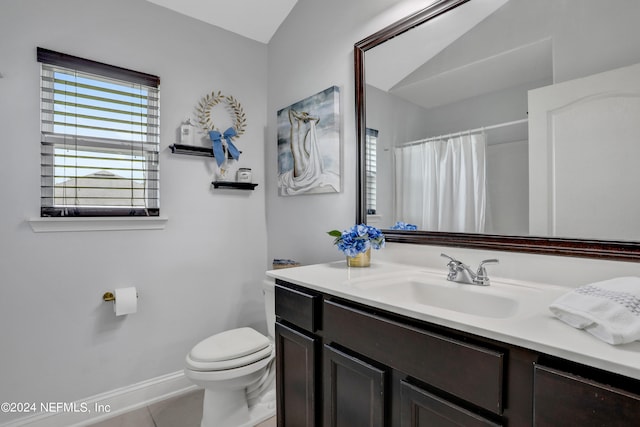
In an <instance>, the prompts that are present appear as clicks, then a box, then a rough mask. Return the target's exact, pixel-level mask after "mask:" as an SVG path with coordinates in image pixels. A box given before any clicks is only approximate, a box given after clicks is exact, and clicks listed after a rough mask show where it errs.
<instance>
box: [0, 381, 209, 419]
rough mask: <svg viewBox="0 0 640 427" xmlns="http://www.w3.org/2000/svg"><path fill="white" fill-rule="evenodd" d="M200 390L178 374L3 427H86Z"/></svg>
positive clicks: (113, 391) (125, 388)
mask: <svg viewBox="0 0 640 427" xmlns="http://www.w3.org/2000/svg"><path fill="white" fill-rule="evenodd" d="M197 388H198V387H197V386H196V385H194V384H193V383H191V382H190V381H189V380H188V379H187V378H186V377H185V376H184V372H183V371H178V372H174V373H171V374H167V375H162V376H160V377H156V378H152V379H150V380H147V381H142V382H139V383H137V384H132V385H130V386H127V387H122V388H119V389H115V390H111V391H108V392H106V393H101V394H97V395H95V396H90V397H87V398H86V399H82V400H78V401H76V402H72V403H68V404H66V405H67V407H66V408H61V409H60V410H59V411H58V412H49V413H42V412H41V413H37V414H34V415H29V416H26V417H22V418H19V419H17V420H14V421H10V422H8V423H5V424H0V427H21V426H29V427H83V426H87V425H90V424H93V423H97V422H99V421H102V420H105V419H107V418H112V417H115V416H117V415H120V414H123V413H125V412H129V411H132V410H134V409H138V408H142V407H144V406H147V405H150V404H152V403H155V402H158V401H160V400H164V399H167V398H170V397H174V396H179V395H181V394H185V393H188V392H190V391H192V390H196V389H197ZM54 410H55V408H54Z"/></svg>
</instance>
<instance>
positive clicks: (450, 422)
mask: <svg viewBox="0 0 640 427" xmlns="http://www.w3.org/2000/svg"><path fill="white" fill-rule="evenodd" d="M500 425H501V424H496V423H494V422H492V421H489V420H487V419H485V418H483V417H481V416H479V415H477V414H474V413H473V412H470V411H467V410H466V409H464V408H461V407H460V406H457V405H455V404H453V403H451V402H448V401H446V400H444V399H442V398H440V397H438V396H435V395H433V394H431V393H429V392H427V391H425V390H422V389H420V388H418V387H416V386H414V385H412V384H409V383H407V382H405V381H401V382H400V426H401V427H455V426H459V427H462V426H464V427H496V426H500Z"/></svg>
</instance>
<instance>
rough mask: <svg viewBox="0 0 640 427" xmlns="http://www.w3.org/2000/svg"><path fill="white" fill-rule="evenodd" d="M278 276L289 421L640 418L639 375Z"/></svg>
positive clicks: (423, 425) (623, 422)
mask: <svg viewBox="0 0 640 427" xmlns="http://www.w3.org/2000/svg"><path fill="white" fill-rule="evenodd" d="M276 283H277V285H276V316H277V319H276V320H277V323H276V341H277V349H276V351H277V353H276V360H277V368H278V369H277V372H276V375H277V387H278V389H277V390H278V426H279V427H306V426H318V427H319V426H323V427H359V426H366V427H383V426H384V427H449V426H465V427H466V426H469V427H476V426H478V427H489V426H512V427H527V426H558V427H561V426H562V427H564V426H572V425H575V426H580V427H589V426H625V427H626V426H632V425H640V396H639V395H638V394H637V393H639V392H640V381H637V380H633V379H630V378H626V377H623V378H622V381H621V380H620V378H621V377H620V376H617V375H614V374H610V373H607V372H603V371H599V370H595V369H594V368H587V367H584V366H582V365H577V364H572V363H568V364H565V361H563V360H561V359H558V358H554V357H551V356H547V355H544V354H540V353H538V352H535V351H532V350H528V349H525V348H520V347H515V346H512V345H510V344H506V343H501V342H496V341H493V340H489V339H486V338H483V337H478V336H474V335H470V334H468V333H463V332H460V331H455V330H451V329H448V328H444V327H440V326H437V325H432V324H429V323H427V322H423V321H418V320H415V319H411V318H406V317H403V316H399V315H396V314H393V313H389V312H386V311H383V310H379V309H376V308H373V307H369V306H364V305H361V304H357V303H354V302H352V301H347V300H344V299H341V298H336V297H334V296H331V295H327V294H322V293H319V292H316V291H312V290H308V289H305V288H303V287H300V286H296V285H292V284H288V283H286V282H282V281H280V280H278V281H277V282H276ZM566 366H571V367H572V369H570V370H569V369H563V368H564V367H566ZM574 368H575V369H574ZM596 371H597V372H596ZM570 372H571V373H570ZM587 378H588V379H587ZM608 380H611V381H608ZM611 384H613V385H611Z"/></svg>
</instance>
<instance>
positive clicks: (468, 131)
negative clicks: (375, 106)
mask: <svg viewBox="0 0 640 427" xmlns="http://www.w3.org/2000/svg"><path fill="white" fill-rule="evenodd" d="M528 121H529V119H520V120H513V121H511V122H505V123H499V124H497V125H491V126H483V127H480V128H476V129H470V130H463V131H460V132H453V133H448V134H445V135H438V136H430V137H429V138H424V139H418V140H417V141H410V142H405V143H404V144H400V145H399V147H407V146H410V145H415V144H422V143H423V142H429V141H433V140H435V139H442V138H450V137H452V136H458V135H463V134H465V133H476V132H483V131H485V130H491V129H499V128H504V127H507V126H513V125H519V124H521V123H527V122H528Z"/></svg>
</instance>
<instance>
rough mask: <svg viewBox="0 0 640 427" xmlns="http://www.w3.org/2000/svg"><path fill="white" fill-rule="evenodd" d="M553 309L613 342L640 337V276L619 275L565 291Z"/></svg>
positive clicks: (563, 316)
mask: <svg viewBox="0 0 640 427" xmlns="http://www.w3.org/2000/svg"><path fill="white" fill-rule="evenodd" d="M549 309H550V310H551V312H552V313H553V314H554V315H556V317H558V318H559V319H560V320H562V321H563V322H565V323H567V324H569V325H571V326H573V327H574V328H578V329H584V330H585V331H587V332H589V333H590V334H592V335H594V336H595V337H597V338H599V339H601V340H602V341H605V342H608V343H609V344H625V343H628V342H632V341H636V340H640V277H618V278H615V279H611V280H605V281H602V282H596V283H591V284H589V285H584V286H580V287H578V288H576V289H574V290H573V291H571V292H569V293H567V294H565V295H562V296H561V297H560V298H558V299H556V300H555V301H554V302H553V303H552V304H551V305H550V306H549Z"/></svg>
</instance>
